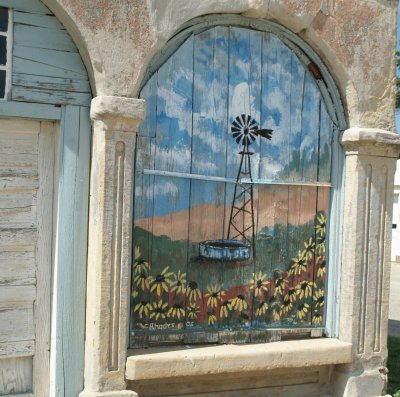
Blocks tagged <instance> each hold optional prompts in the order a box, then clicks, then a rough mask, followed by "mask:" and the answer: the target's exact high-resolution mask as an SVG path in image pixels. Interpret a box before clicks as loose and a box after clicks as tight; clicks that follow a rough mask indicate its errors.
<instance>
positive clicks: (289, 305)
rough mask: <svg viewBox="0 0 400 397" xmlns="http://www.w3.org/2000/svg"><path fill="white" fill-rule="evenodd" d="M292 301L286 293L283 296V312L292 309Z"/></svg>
mask: <svg viewBox="0 0 400 397" xmlns="http://www.w3.org/2000/svg"><path fill="white" fill-rule="evenodd" d="M292 307H293V305H292V301H291V300H290V297H289V296H288V295H286V296H285V297H284V298H283V302H282V308H283V312H284V313H288V312H290V310H292Z"/></svg>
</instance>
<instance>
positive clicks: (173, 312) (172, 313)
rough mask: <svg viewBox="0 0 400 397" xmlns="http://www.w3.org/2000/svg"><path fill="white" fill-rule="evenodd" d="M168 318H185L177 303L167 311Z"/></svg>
mask: <svg viewBox="0 0 400 397" xmlns="http://www.w3.org/2000/svg"><path fill="white" fill-rule="evenodd" d="M168 317H175V318H177V319H178V320H180V319H181V317H182V318H183V317H185V310H184V309H183V307H182V305H180V304H179V303H175V304H174V305H173V306H172V307H171V308H170V309H169V310H168Z"/></svg>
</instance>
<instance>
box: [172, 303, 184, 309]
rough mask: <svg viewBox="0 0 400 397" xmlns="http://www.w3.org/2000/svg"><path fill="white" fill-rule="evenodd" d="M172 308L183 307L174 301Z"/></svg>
mask: <svg viewBox="0 0 400 397" xmlns="http://www.w3.org/2000/svg"><path fill="white" fill-rule="evenodd" d="M172 307H173V308H174V309H183V307H182V305H180V304H179V303H175V305H173V306H172Z"/></svg>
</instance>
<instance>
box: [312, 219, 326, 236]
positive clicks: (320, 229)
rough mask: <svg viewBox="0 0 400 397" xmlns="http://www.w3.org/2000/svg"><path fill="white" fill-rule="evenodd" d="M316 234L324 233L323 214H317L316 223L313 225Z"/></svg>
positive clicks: (321, 234)
mask: <svg viewBox="0 0 400 397" xmlns="http://www.w3.org/2000/svg"><path fill="white" fill-rule="evenodd" d="M315 229H316V231H317V234H319V235H320V236H324V235H325V234H326V216H325V215H324V214H319V215H318V216H317V224H316V226H315Z"/></svg>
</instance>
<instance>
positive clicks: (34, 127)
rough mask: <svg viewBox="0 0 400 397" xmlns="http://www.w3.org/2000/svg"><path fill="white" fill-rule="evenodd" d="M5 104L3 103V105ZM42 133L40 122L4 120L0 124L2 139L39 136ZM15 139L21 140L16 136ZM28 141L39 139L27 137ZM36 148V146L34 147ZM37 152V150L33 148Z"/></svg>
mask: <svg viewBox="0 0 400 397" xmlns="http://www.w3.org/2000/svg"><path fill="white" fill-rule="evenodd" d="M2 104H3V103H2ZM39 132H40V122H39V121H36V122H33V121H32V120H18V121H16V120H14V119H10V118H4V119H2V120H1V123H0V133H2V135H1V138H2V139H4V138H3V137H4V136H7V135H8V136H10V135H11V138H12V136H14V134H21V133H23V134H36V135H37V134H39ZM15 139H17V140H18V139H21V138H20V137H18V136H16V137H15ZM27 139H37V137H33V136H32V137H31V138H29V137H27ZM33 146H34V145H33ZM0 147H1V146H0ZM33 149H34V150H36V148H33Z"/></svg>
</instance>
